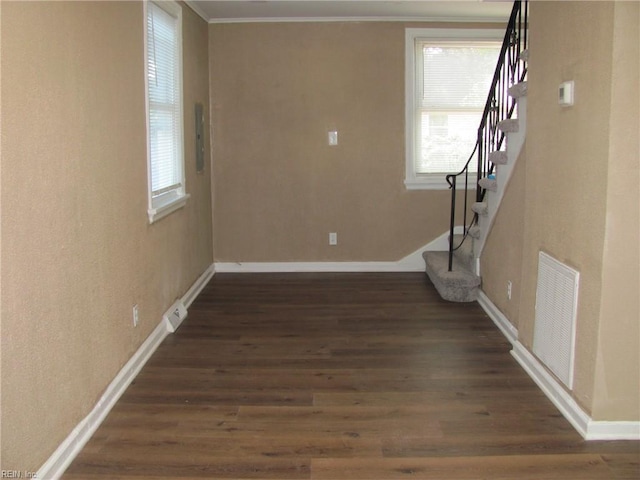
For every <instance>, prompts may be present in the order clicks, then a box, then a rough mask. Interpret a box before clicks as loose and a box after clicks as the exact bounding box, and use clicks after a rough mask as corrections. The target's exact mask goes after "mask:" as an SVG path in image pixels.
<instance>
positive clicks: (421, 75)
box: [405, 28, 504, 189]
mask: <svg viewBox="0 0 640 480" xmlns="http://www.w3.org/2000/svg"><path fill="white" fill-rule="evenodd" d="M503 36H504V31H501V30H495V29H466V28H459V29H458V28H452V29H440V28H408V29H406V30H405V69H406V70H405V100H406V105H405V108H406V116H405V128H406V133H405V135H406V148H405V152H406V162H405V163H406V176H405V185H406V187H407V188H408V189H421V188H435V189H444V188H448V184H447V183H446V180H445V177H446V175H447V174H449V173H457V172H458V171H460V170H461V169H462V168H463V167H464V165H465V163H466V162H467V160H468V159H469V156H470V155H471V153H472V152H473V147H474V146H475V142H476V140H477V138H476V137H477V132H478V126H479V124H480V119H481V117H482V111H483V109H484V105H485V102H486V99H487V96H488V93H489V88H490V85H491V81H492V79H493V73H494V71H495V68H496V64H497V61H498V55H499V53H500V48H501V45H502V38H503ZM472 164H473V162H472ZM474 168H475V165H474Z"/></svg>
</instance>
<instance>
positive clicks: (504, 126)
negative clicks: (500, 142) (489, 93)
mask: <svg viewBox="0 0 640 480" xmlns="http://www.w3.org/2000/svg"><path fill="white" fill-rule="evenodd" d="M498 128H499V129H500V131H502V132H504V133H512V132H517V131H518V130H519V129H520V122H518V119H517V118H507V119H505V120H501V121H499V122H498Z"/></svg>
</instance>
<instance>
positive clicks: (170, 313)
mask: <svg viewBox="0 0 640 480" xmlns="http://www.w3.org/2000/svg"><path fill="white" fill-rule="evenodd" d="M162 318H163V319H164V322H165V325H166V327H167V331H169V332H171V333H173V332H175V331H176V330H177V329H178V327H179V326H180V324H181V323H182V321H183V320H184V319H185V318H187V309H186V308H185V306H184V303H182V300H177V301H176V303H174V304H173V305H171V306H170V307H169V310H167V311H166V312H165V314H164V315H163V316H162Z"/></svg>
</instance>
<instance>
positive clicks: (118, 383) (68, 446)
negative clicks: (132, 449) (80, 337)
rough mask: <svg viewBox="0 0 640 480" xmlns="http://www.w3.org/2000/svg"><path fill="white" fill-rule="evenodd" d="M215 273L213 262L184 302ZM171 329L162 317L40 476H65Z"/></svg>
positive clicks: (38, 474)
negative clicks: (65, 472)
mask: <svg viewBox="0 0 640 480" xmlns="http://www.w3.org/2000/svg"><path fill="white" fill-rule="evenodd" d="M213 273H214V270H213V265H211V266H209V268H207V270H205V272H204V273H203V274H202V275H201V276H200V277H199V278H198V280H196V282H195V283H194V284H193V285H192V286H191V288H189V290H188V291H187V293H186V294H185V295H184V296H183V297H182V302H183V303H184V304H185V305H187V304H188V305H191V303H192V302H193V300H194V299H195V298H196V297H197V296H198V294H199V293H200V291H202V289H203V288H204V286H205V285H206V284H207V282H208V281H209V280H210V279H211V277H212V276H213ZM187 302H188V303H187ZM169 333H170V331H169V329H168V328H167V323H166V322H165V321H164V320H161V321H160V323H158V325H157V326H156V328H155V329H154V330H153V331H152V332H151V334H150V335H149V336H148V337H147V339H146V340H145V341H144V342H143V343H142V345H140V348H138V350H137V351H136V352H135V353H134V354H133V356H132V357H131V358H130V359H129V361H128V362H127V363H126V364H125V365H124V366H123V367H122V369H121V370H120V371H119V372H118V374H117V375H116V376H115V378H114V379H113V380H112V381H111V383H110V384H109V386H108V387H107V389H106V390H105V392H104V394H103V395H102V397H100V400H98V403H96V404H95V406H94V407H93V410H91V412H90V413H89V415H87V416H86V417H85V418H84V419H82V420H81V421H80V423H78V425H76V427H75V428H74V429H73V430H72V431H71V433H70V434H69V435H68V436H67V438H66V439H65V440H64V441H63V442H62V443H61V444H60V445H59V446H58V448H57V449H56V451H55V452H53V454H52V455H51V456H50V457H49V459H48V460H47V461H46V462H45V463H44V464H43V465H42V466H41V467H40V469H39V470H38V473H37V478H46V479H48V480H57V479H58V478H60V477H61V476H62V474H63V473H64V471H65V470H66V469H67V467H68V466H69V465H70V464H71V462H72V461H73V459H74V458H75V457H76V456H77V455H78V453H80V451H81V450H82V448H83V447H84V446H85V445H86V443H87V442H88V441H89V439H90V438H91V436H92V435H93V434H94V433H95V431H96V430H97V429H98V427H99V426H100V424H101V423H102V422H103V420H104V419H105V418H106V416H107V415H108V414H109V412H110V411H111V409H112V408H113V406H114V405H115V404H116V402H117V401H118V399H119V398H120V397H121V396H122V394H123V393H124V392H125V390H126V389H127V387H128V386H129V385H130V384H131V382H132V381H133V380H134V379H135V377H136V375H138V373H139V372H140V370H141V369H142V367H143V366H144V365H145V364H146V363H147V361H148V360H149V358H150V357H151V355H152V354H153V352H155V350H156V349H157V348H158V346H159V345H160V344H161V343H162V341H163V340H164V339H165V337H166V336H167V335H169Z"/></svg>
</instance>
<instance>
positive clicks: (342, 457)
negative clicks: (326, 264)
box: [63, 273, 640, 480]
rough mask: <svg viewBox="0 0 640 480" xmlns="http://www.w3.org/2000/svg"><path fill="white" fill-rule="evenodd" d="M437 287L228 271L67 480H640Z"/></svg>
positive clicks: (496, 336)
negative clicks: (580, 429)
mask: <svg viewBox="0 0 640 480" xmlns="http://www.w3.org/2000/svg"><path fill="white" fill-rule="evenodd" d="M510 349H511V345H510V344H509V342H507V341H506V340H505V338H504V337H503V336H502V334H501V332H500V331H499V330H498V329H497V328H496V327H495V326H494V325H493V323H492V322H491V320H490V319H489V318H488V317H487V315H486V314H485V313H484V312H483V311H482V309H481V308H480V307H479V306H478V305H477V304H475V303H471V304H454V303H449V302H445V301H443V300H442V299H441V298H440V297H439V296H438V294H437V292H436V291H435V289H434V288H433V286H432V285H431V284H430V283H429V282H428V280H427V279H426V276H425V275H424V274H417V273H385V274H371V273H367V274H341V273H326V274H308V273H302V274H216V275H215V276H214V278H213V279H212V281H211V282H210V283H209V284H208V285H207V286H206V287H205V289H204V290H203V291H202V293H201V294H200V295H199V297H198V298H197V299H196V301H195V302H194V303H193V304H192V305H191V307H190V308H189V316H188V317H187V319H186V320H185V322H184V323H183V324H182V325H181V326H180V328H179V329H178V331H177V332H175V334H173V335H170V336H169V337H167V338H166V339H165V341H164V342H163V344H162V345H161V346H160V347H159V348H158V349H157V350H156V352H155V353H154V354H153V356H152V357H151V358H150V360H149V362H148V363H147V364H146V365H145V367H144V368H143V369H142V370H141V372H140V373H139V375H138V377H137V378H136V379H135V380H134V382H133V383H132V384H131V385H130V386H129V388H128V389H127V390H126V392H125V393H124V395H123V396H122V397H121V398H120V400H119V401H118V402H117V404H116V406H115V407H114V408H113V410H112V411H111V413H110V414H109V415H108V416H107V418H106V419H105V421H104V422H103V424H102V425H101V426H100V428H99V429H98V430H97V431H96V433H95V434H94V436H93V437H92V439H91V440H90V441H89V442H88V443H87V445H86V446H85V447H84V449H83V450H82V452H80V454H79V455H78V457H77V458H76V459H75V461H74V462H73V463H72V464H71V465H70V466H69V468H68V470H67V472H66V474H65V476H64V477H63V478H64V479H65V480H108V479H111V480H142V479H145V480H196V479H203V478H211V479H216V478H217V479H227V480H233V479H236V480H240V479H245V480H246V479H256V480H258V479H265V480H266V479H296V480H297V479H341V480H351V479H354V480H357V479H368V480H392V479H395V478H420V479H438V480H449V479H453V480H455V479H461V480H467V479H498V480H499V479H509V480H513V479H523V480H528V479H531V480H533V479H535V480H545V479H554V480H555V479H559V480H560V479H561V480H565V479H576V480H577V479H579V480H589V479H598V480H605V479H607V480H609V479H612V480H631V479H634V480H637V479H639V478H640V442H585V441H584V440H583V439H582V438H581V437H580V436H579V435H578V434H577V433H576V432H575V430H574V429H573V428H572V427H571V425H570V424H569V423H568V422H567V421H566V420H565V419H564V418H563V417H562V415H560V413H559V412H558V411H557V409H556V408H555V407H554V406H553V404H552V403H551V402H550V401H549V400H548V399H547V398H546V397H545V395H544V394H543V393H542V392H541V391H540V389H539V388H538V387H537V386H536V385H535V383H534V382H533V381H532V380H531V379H530V378H529V377H528V376H527V375H526V373H525V372H524V371H523V370H522V369H521V367H520V366H519V365H518V364H517V363H516V362H515V361H514V359H513V358H512V357H511V355H510V353H509V352H510Z"/></svg>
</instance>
